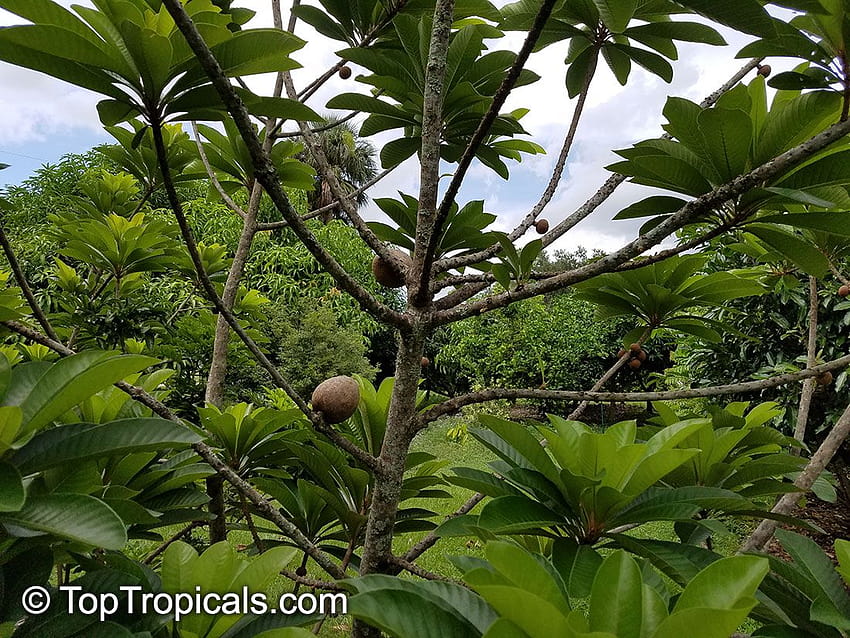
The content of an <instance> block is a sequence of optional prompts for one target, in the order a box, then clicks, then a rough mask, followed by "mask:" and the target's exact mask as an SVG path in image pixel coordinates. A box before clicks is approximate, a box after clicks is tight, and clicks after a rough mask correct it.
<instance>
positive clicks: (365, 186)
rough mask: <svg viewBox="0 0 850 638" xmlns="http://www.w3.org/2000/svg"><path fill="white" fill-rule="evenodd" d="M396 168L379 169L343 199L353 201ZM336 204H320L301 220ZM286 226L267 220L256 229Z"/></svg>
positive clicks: (312, 217)
mask: <svg viewBox="0 0 850 638" xmlns="http://www.w3.org/2000/svg"><path fill="white" fill-rule="evenodd" d="M396 168H397V167H396V166H393V167H392V168H388V169H385V170H383V171H381V172H380V173H378V174H377V175H375V177H373V178H372V179H370V180H369V181H368V182H366V183H365V184H363V186H361V187H359V188H358V189H357V190H353V191H351V192H350V193H349V194H348V195H346V196H345V199H347V200H349V201H353V200H354V198H355V197H357V196H358V195H359V194H360V193H363V192H365V191H367V190H368V189H370V188H372V186H374V185H375V184H377V183H378V182H380V181H381V180H382V179H384V178H385V177H386V176H387V175H389V174H390V173H392V172H393V171H394V170H395V169H396ZM337 206H339V200H334V201H332V202H331V203H330V204H326V205H325V206H322V207H321V208H314V209H313V210H311V211H310V212H309V213H305V214H304V215H302V216H301V220H302V221H307V220H308V219H315V218H316V217H319V216H320V215H321V214H322V213H326V212H328V211H329V210H333V209H334V208H336V207H337ZM288 226H289V222H288V221H286V220H283V221H279V222H268V223H266V224H258V225H257V230H258V231H263V230H276V229H278V228H287V227H288Z"/></svg>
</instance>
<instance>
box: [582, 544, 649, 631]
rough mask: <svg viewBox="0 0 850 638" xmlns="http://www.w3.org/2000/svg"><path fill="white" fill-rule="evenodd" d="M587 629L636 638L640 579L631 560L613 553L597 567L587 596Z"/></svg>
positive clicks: (640, 608)
mask: <svg viewBox="0 0 850 638" xmlns="http://www.w3.org/2000/svg"><path fill="white" fill-rule="evenodd" d="M589 621H590V628H591V629H592V630H593V631H605V632H608V633H612V634H614V635H616V636H618V637H619V638H640V636H641V626H642V624H643V579H642V578H641V573H640V568H639V567H638V565H637V563H636V562H635V560H634V559H633V558H631V557H630V556H628V555H627V554H626V553H625V552H623V551H618V552H614V553H613V554H611V555H610V556H608V558H606V559H605V561H604V562H603V563H602V565H601V566H600V567H599V571H597V572H596V578H595V579H594V581H593V589H592V591H591V594H590V615H589Z"/></svg>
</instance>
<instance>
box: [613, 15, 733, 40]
mask: <svg viewBox="0 0 850 638" xmlns="http://www.w3.org/2000/svg"><path fill="white" fill-rule="evenodd" d="M623 34H624V35H626V36H628V37H630V38H634V39H636V40H638V41H639V42H640V41H641V40H640V38H641V37H643V36H650V37H653V38H667V39H670V40H681V41H683V42H701V43H703V44H712V45H715V46H723V45H725V44H726V40H724V39H723V36H722V35H720V34H719V33H718V32H717V31H715V30H714V29H712V28H711V27H710V26H708V25H705V24H699V23H698V22H680V21H678V20H677V21H675V22H673V21H670V22H649V23H648V24H641V25H638V26H636V27H630V28H628V29H626V30H625V31H624V32H623Z"/></svg>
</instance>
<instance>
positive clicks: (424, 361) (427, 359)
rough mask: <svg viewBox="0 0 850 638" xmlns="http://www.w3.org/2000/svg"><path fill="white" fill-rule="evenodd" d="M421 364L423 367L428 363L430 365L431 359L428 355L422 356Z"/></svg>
mask: <svg viewBox="0 0 850 638" xmlns="http://www.w3.org/2000/svg"><path fill="white" fill-rule="evenodd" d="M421 364H422V367H423V368H427V367H428V366H429V365H431V360H430V359H429V358H428V357H422V361H421Z"/></svg>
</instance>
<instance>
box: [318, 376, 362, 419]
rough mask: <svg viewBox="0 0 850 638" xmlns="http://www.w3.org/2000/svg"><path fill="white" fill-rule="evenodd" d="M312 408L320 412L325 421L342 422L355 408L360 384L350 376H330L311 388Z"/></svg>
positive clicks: (358, 397) (358, 399)
mask: <svg viewBox="0 0 850 638" xmlns="http://www.w3.org/2000/svg"><path fill="white" fill-rule="evenodd" d="M312 400H313V409H314V410H315V411H316V412H321V413H322V417H323V418H324V419H325V423H342V422H343V421H345V420H346V419H347V418H349V417H350V416H351V415H352V414H354V412H355V410H357V404H358V403H360V386H359V385H358V384H357V381H355V380H354V379H352V378H351V377H345V376H339V377H331V378H330V379H327V380H326V381H322V382H321V383H320V384H319V385H318V387H316V389H315V390H313V397H312Z"/></svg>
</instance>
